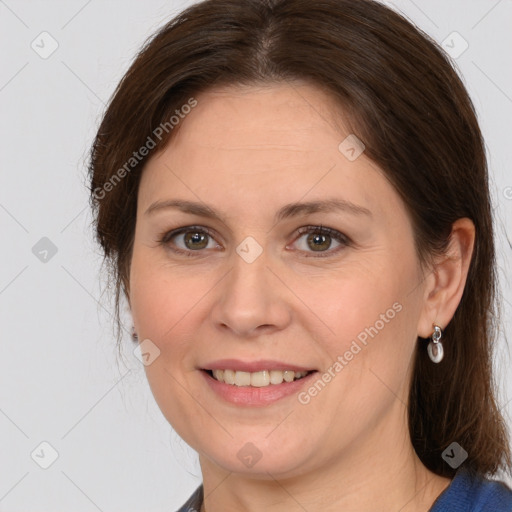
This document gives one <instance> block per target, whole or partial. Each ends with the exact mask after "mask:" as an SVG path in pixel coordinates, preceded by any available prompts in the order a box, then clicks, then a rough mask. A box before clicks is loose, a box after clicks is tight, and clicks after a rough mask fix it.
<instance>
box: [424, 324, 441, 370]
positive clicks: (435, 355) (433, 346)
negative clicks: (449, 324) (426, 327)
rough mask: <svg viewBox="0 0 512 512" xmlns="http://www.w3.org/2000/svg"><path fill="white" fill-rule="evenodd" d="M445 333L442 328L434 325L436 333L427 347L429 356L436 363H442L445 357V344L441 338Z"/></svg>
mask: <svg viewBox="0 0 512 512" xmlns="http://www.w3.org/2000/svg"><path fill="white" fill-rule="evenodd" d="M442 336H443V331H442V330H441V327H439V326H438V325H435V324H434V332H433V333H432V337H431V341H430V343H429V344H428V346H427V352H428V356H429V357H430V359H431V360H432V361H433V362H434V363H440V362H441V361H442V359H443V357H444V349H443V344H442V343H441V337H442Z"/></svg>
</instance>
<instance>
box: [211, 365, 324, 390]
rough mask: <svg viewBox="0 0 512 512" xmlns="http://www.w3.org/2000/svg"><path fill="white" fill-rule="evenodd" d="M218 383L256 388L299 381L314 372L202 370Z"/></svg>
mask: <svg viewBox="0 0 512 512" xmlns="http://www.w3.org/2000/svg"><path fill="white" fill-rule="evenodd" d="M204 371H205V372H206V373H208V375H210V377H212V378H213V379H215V380H216V381H218V382H222V383H224V384H230V385H232V386H239V387H257V388H262V387H266V386H272V385H279V384H282V383H283V382H285V383H287V382H293V381H295V380H300V379H303V378H304V377H306V376H307V375H309V374H311V373H313V372H314V370H311V371H302V372H295V371H293V370H262V371H259V372H242V371H238V370H229V369H227V370H204Z"/></svg>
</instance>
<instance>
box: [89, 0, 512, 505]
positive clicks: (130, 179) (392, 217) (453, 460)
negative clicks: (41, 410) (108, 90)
mask: <svg viewBox="0 0 512 512" xmlns="http://www.w3.org/2000/svg"><path fill="white" fill-rule="evenodd" d="M90 174H91V194H92V195H91V199H92V203H93V206H94V208H95V214H96V217H95V219H96V228H97V236H98V240H99V242H100V243H101V245H102V248H103V250H104V252H105V256H106V258H107V261H109V262H110V263H111V265H112V276H113V277H114V279H115V283H116V290H117V306H118V307H119V300H120V299H122V298H123V297H126V298H127V300H128V303H129V306H130V310H131V313H132V316H133V323H134V338H135V339H138V340H139V343H140V344H141V350H142V353H143V362H144V365H145V369H146V374H147V378H148V381H149V384H150V386H151V389H152V392H153V394H154V397H155V400H156V401H157V403H158V405H159V407H160V409H161V411H162V413H163V414H164V416H165V417H166V418H167V419H168V421H169V422H170V424H171V425H172V427H173V428H174V429H175V430H176V431H177V432H178V434H179V435H180V436H181V437H182V438H183V439H184V440H185V441H186V442H187V443H188V444H190V446H192V447H193V448H194V449H195V450H197V452H198V453H199V459H200V464H201V470H202V474H203V484H202V485H201V486H200V487H199V488H198V489H197V490H196V492H195V493H194V495H193V496H191V498H190V500H189V501H188V502H187V503H186V504H185V505H184V506H183V507H182V508H181V510H182V511H192V510H206V511H208V512H215V511H218V510H251V511H259V510H266V511H274V510H276V511H277V510H279V511H282V510H287V511H288V510H308V511H314V510H322V511H331V510H354V511H370V510H372V511H374V510H376V509H378V510H379V511H397V510H401V511H402V512H405V511H407V512H409V511H411V512H412V511H426V510H431V511H432V512H440V511H445V510H446V511H447V510H449V511H451V512H453V511H459V510H460V511H462V510H463V511H477V510H478V511H484V510H485V511H491V510H492V511H493V512H496V511H510V510H512V491H511V490H510V489H509V488H508V487H507V486H506V485H505V484H503V483H501V482H497V481H491V480H490V479H489V478H490V477H491V476H492V475H496V474H497V472H498V471H499V470H507V471H510V469H511V456H510V448H509V444H508V439H507V435H506V428H505V424H504V421H503V418H502V416H501V415H500V412H499V408H498V405H497V403H496V399H495V391H494V389H493V387H492V375H491V357H492V344H493V340H494V331H493V324H492V319H493V308H494V293H495V262H494V245H493V231H492V217H491V206H490V201H489V192H488V184H487V168H486V162H485V155H484V149H483V141H482V137H481V133H480V130H479V127H478V124H477V121H476V117H475V114H474V110H473V107H472V104H471V101H470V99H469V97H468V95H467V92H466V91H465V89H464V87H463V85H462V83H461V81H460V79H459V78H458V77H457V75H456V73H455V72H454V71H453V69H452V67H451V65H450V63H449V61H448V60H447V58H446V57H445V56H444V55H443V53H442V51H440V50H439V48H438V47H437V46H436V45H435V44H434V43H433V42H432V41H430V40H429V38H428V37H427V36H426V35H424V34H422V33H421V32H420V31H419V30H418V29H416V28H415V27H413V26H412V25H411V24H410V23H409V22H407V21H406V20H405V19H403V18H402V17H401V16H399V15H398V14H396V13H395V12H393V11H391V10H390V9H388V8H386V7H385V6H383V5H381V4H379V3H375V2H372V1H368V0H359V1H353V0H350V1H349V0H322V1H318V2H310V1H305V0H266V1H264V0H243V1H241V0H209V1H205V2H202V3H199V4H197V5H194V6H192V7H190V8H189V9H187V10H185V11H184V12H183V13H182V14H181V15H179V16H178V17H177V18H176V19H174V20H172V21H171V22H170V23H168V24H167V25H166V26H165V27H163V28H162V29H161V30H160V31H159V32H158V33H157V34H156V35H155V36H154V37H153V38H152V39H151V40H150V41H148V43H147V44H146V45H145V47H144V48H143V49H142V51H141V52H140V54H139V55H138V57H137V59H136V60H135V62H134V63H133V64H132V66H131V68H130V69H129V71H128V72H127V73H126V75H125V77H124V78H123V80H122V81H121V83H120V84H119V86H118V88H117V90H116V92H115V94H114V96H113V98H112V100H111V102H110V104H109V106H108V109H107V111H106V113H105V116H104V119H103V121H102V123H101V126H100V128H99V131H98V134H97V137H96V140H95V142H94V146H93V148H92V153H91V166H90Z"/></svg>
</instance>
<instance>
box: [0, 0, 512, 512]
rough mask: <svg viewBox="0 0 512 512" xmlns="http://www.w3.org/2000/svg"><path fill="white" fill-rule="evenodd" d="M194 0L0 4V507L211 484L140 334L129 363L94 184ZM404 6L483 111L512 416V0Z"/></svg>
mask: <svg viewBox="0 0 512 512" xmlns="http://www.w3.org/2000/svg"><path fill="white" fill-rule="evenodd" d="M312 1H313V0H312ZM190 3H191V2H185V1H181V2H178V1H169V0H168V1H164V0H145V1H144V2H142V1H139V2H136V1H126V0H125V1H120V0H118V1H100V0H89V1H86V0H73V1H70V0H66V1H64V0H62V1H56V0H49V1H22V0H5V1H3V0H0V44H1V48H2V53H1V66H0V112H1V115H0V144H1V163H0V172H1V186H0V226H1V231H0V234H1V242H0V247H1V264H0V326H1V327H0V336H1V343H0V350H1V357H0V381H1V384H0V434H1V435H0V459H1V464H0V511H3V512H15V511H24V512H27V511H37V512H55V511H56V510H68V511H71V510H73V511H75V512H91V511H97V510H99V511H104V512H107V511H108V512H117V511H123V512H141V511H144V512H163V511H170V512H172V511H174V510H176V509H177V508H178V507H179V506H180V505H181V504H182V503H183V502H184V501H185V500H186V498H187V497H188V496H189V495H190V494H191V493H192V491H193V490H194V489H195V488H196V487H197V486H198V485H199V484H200V482H201V474H200V469H199V465H198V462H197V457H196V455H195V453H194V452H193V450H191V449H190V448H189V447H187V446H186V445H185V443H184V442H183V441H181V440H180V439H179V437H178V436H177V435H176V434H175V433H174V432H173V431H172V429H171V428H170V426H169V424H168V423H167V421H166V420H165V419H164V417H163V415H162V414H161V412H160V410H159V409H158V407H157V406H156V404H155V402H154V399H153V397H152V395H151V392H150V390H149V387H148V384H147V381H146V378H145V374H144V370H143V366H142V364H141V363H140V362H139V360H138V359H137V358H136V356H135V355H134V354H133V353H132V350H133V344H132V342H131V340H130V339H129V337H128V336H126V340H125V349H124V353H125V356H124V358H123V360H121V359H119V358H118V357H117V355H116V347H115V340H114V337H113V331H112V311H113V304H112V303H111V302H110V301H109V298H108V296H107V295H105V294H103V295H102V294H101V292H102V289H103V285H102V276H101V275H100V263H101V258H100V253H99V249H98V247H97V246H96V245H95V242H94V240H93V235H92V230H91V227H90V224H91V215H90V212H89V207H88V195H87V189H86V163H87V151H88V148H89V145H90V143H91V140H92V137H93V135H94V133H95V130H96V129H97V126H98V122H99V120H100V118H101V114H102V112H103V110H104V108H105V104H106V102H107V101H108V99H109V97H110V95H111V94H112V92H113V90H114V88H115V86H116V85H117V83H118V81H119V80H120V78H121V77H122V75H123V74H124V72H125V71H126V70H127V68H128V66H129V64H130V62H131V61H132V59H133V57H134V56H135V54H136V51H137V50H138V48H139V47H140V45H141V44H142V43H143V42H144V40H145V39H146V38H147V37H148V36H150V35H151V34H152V33H153V32H154V31H155V30H156V29H157V28H158V27H160V26H161V25H163V24H164V23H165V22H166V21H167V20H168V19H170V18H171V17H172V16H173V15H175V14H176V13H177V12H178V11H180V10H182V9H183V8H184V7H185V6H186V5H189V4H190ZM388 3H389V2H388ZM391 5H393V6H394V7H395V8H396V9H398V10H400V11H402V12H403V13H404V14H405V15H406V16H407V17H408V18H409V19H411V20H412V21H413V22H414V23H415V24H416V25H417V26H419V27H420V28H422V29H423V30H425V31H426V32H427V33H428V34H430V35H431V37H432V38H433V39H435V40H436V41H438V42H440V43H442V42H443V41H445V43H444V45H445V47H446V48H447V51H448V49H449V51H450V52H452V54H453V55H454V61H455V63H456V66H457V67H458V69H459V70H460V74H461V75H462V76H463V79H464V82H465V84H466V85H467V88H468V90H469V92H470V95H471V97H472V99H473V101H474V104H475V107H476V109H477V111H478V115H479V119H480V122H481V127H482V130H483V133H484V137H485V140H486V145H487V150H488V156H489V163H490V170H491V191H492V196H493V201H494V209H495V215H496V227H497V235H498V244H499V245H498V257H499V272H500V281H501V285H502V291H503V294H504V301H503V311H502V316H503V319H502V333H501V338H500V343H499V346H498V352H497V358H496V365H497V369H498V373H497V380H498V384H499V387H500V402H501V404H502V410H503V412H504V413H505V415H506V417H507V421H508V423H509V425H510V424H511V423H512V422H511V420H510V418H511V414H510V413H511V411H512V402H511V401H510V400H511V399H512V375H511V372H510V362H511V358H510V350H509V346H507V342H506V340H507V338H508V339H510V334H511V332H512V323H511V321H510V314H511V311H512V291H511V282H510V275H511V272H510V269H511V259H512V254H511V248H512V245H511V244H510V240H511V239H512V222H511V219H512V173H511V170H510V162H511V161H512V140H511V128H510V119H511V117H512V67H511V65H510V64H511V62H510V48H512V31H511V30H510V27H511V26H512V2H511V1H510V0H500V1H496V0H494V1H490V0H471V1H468V0H457V1H450V2H446V1H444V0H429V1H427V0H415V1H414V2H413V1H411V0H402V1H396V2H394V3H393V4H391ZM454 32H456V34H454ZM446 42H448V44H447V43H446ZM466 46H467V47H466ZM127 327H129V325H127ZM507 333H508V335H507ZM41 443H43V444H41ZM43 466H48V467H47V469H44V467H43ZM509 483H510V482H509Z"/></svg>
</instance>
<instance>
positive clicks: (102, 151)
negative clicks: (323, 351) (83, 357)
mask: <svg viewBox="0 0 512 512" xmlns="http://www.w3.org/2000/svg"><path fill="white" fill-rule="evenodd" d="M288 80H290V81H293V80H302V81H304V80H306V81H309V82H310V83H312V84H315V85H316V86H318V87H321V88H322V89H324V90H328V91H329V92H330V93H332V94H333V97H334V98H336V100H337V101H338V102H339V105H340V106H341V107H342V108H343V109H344V111H345V112H346V113H347V114H348V116H349V118H350V120H351V123H350V124H351V129H352V132H353V133H356V134H357V136H358V137H359V138H360V139H361V140H363V141H364V143H365V145H366V150H365V154H366V156H367V157H369V158H370V159H371V160H373V161H374V162H375V163H376V164H377V165H378V166H379V167H380V168H382V169H383V170H384V172H385V173H386V175H387V177H388V179H389V180H390V182H391V183H392V184H393V185H394V187H395V189H396V190H397V192H398V193H399V194H400V196H401V198H402V199H403V201H404V203H405V205H406V207H407V209H408V211H409V214H410V216H411V219H412V221H413V225H414V228H415V243H416V247H417V252H418V256H419V258H420V261H421V262H422V263H428V261H430V260H429V258H430V257H431V256H432V255H434V254H436V253H439V252H442V251H443V250H445V249H446V247H447V242H448V240H449V235H450V232H451V226H452V224H453V222H454V221H456V220H457V219H459V218H463V217H468V218H470V219H471V220H472V221H473V222H474V224H475V226H476V240H475V248H474V254H473V257H472V261H471V265H470V269H469V275H468V279H467V284H466V287H465V290H464V294H463V296H462V300H461V303H460V305H459V307H458V309H457V310H456V312H455V315H454V317H453V319H452V321H451V322H450V323H449V325H448V326H447V327H446V329H445V332H444V338H443V340H444V341H445V343H444V346H445V359H444V361H443V362H442V363H440V364H433V363H431V361H430V360H429V359H428V356H427V353H426V350H417V351H416V354H415V361H414V370H413V376H412V385H411V390H410V397H409V398H410V399H409V429H410V435H411V439H412V443H413V445H414V448H415V450H416V452H417V454H418V456H419V457H420V459H421V460H422V462H423V464H424V465H425V466H427V467H428V468H429V469H431V470H432V471H434V472H435V473H437V474H439V475H443V476H453V474H454V472H455V470H453V469H452V468H451V467H450V466H449V465H448V464H447V463H446V462H444V460H443V459H442V457H441V454H442V452H443V451H444V450H445V449H446V448H447V447H448V446H449V445H450V444H451V443H452V442H454V441H456V442H457V443H459V444H460V445H461V446H462V447H463V448H464V449H465V450H466V451H467V452H468V459H467V460H466V461H465V462H464V464H465V466H466V467H467V468H468V469H470V470H474V471H475V472H479V473H481V474H489V475H493V474H496V473H497V472H498V471H499V470H500V469H505V470H507V471H510V468H511V467H512V461H511V454H510V447H509V445H508V439H507V432H506V427H505V423H504V420H503V418H502V416H501V414H500V411H499V409H498V406H497V402H496V398H495V394H494V393H495V392H494V386H495V385H494V382H493V378H492V352H493V342H494V340H495V339H496V324H495V316H494V311H495V306H496V304H495V298H496V285H497V281H496V274H495V253H494V239H493V220H492V216H491V205H490V198H489V190H488V174H487V164H486V158H485V152H484V146H483V141H482V135H481V133H480V129H479V126H478V123H477V119H476V115H475V112H474V109H473V105H472V103H471V100H470V98H469V97H468V94H467V92H466V90H465V88H464V86H463V84H462V82H461V80H460V79H459V77H458V76H457V73H456V72H455V71H454V69H453V68H452V66H451V64H450V62H449V60H448V59H447V57H446V56H445V55H444V54H443V52H442V51H441V50H440V49H439V48H438V46H437V44H436V43H435V42H433V41H432V40H431V39H430V38H429V37H428V36H427V35H426V34H424V33H422V32H421V31H420V30H419V29H417V28H415V27H414V26H413V25H412V24H410V23H409V22H408V21H407V20H405V19H404V18H403V17H402V16H400V15H399V14H397V13H396V12H394V11H392V10H390V9H389V8H387V7H385V6H383V5H382V4H379V3H377V2H373V1H370V0H357V1H354V0H317V1H315V2H312V1H311V0H206V1H204V2H201V3H198V4H195V5H193V6H191V7H189V8H188V9H186V10H185V11H183V12H182V13H181V14H180V15H178V16H177V17H176V18H174V19H173V20H171V21H170V22H169V23H167V24H166V25H165V26H164V27H162V28H161V29H160V30H159V31H158V32H157V33H156V34H155V35H154V36H153V37H152V38H150V39H149V40H148V41H147V42H146V43H145V45H144V46H143V48H142V49H141V51H140V52H139V54H138V56H137V58H136V59H135V61H134V62H133V64H132V65H131V67H130V69H129V70H128V72H127V73H126V75H125V76H124V77H123V79H122V81H121V82H120V84H119V85H118V87H117V89H116V91H115V93H114V95H113V97H112V98H111V100H110V103H109V105H108V108H107V110H106V113H105V115H104V118H103V121H102V123H101V126H100V127H99V130H98V133H97V136H96V138H95V141H94V144H93V146H92V149H91V162H90V169H89V171H90V190H91V204H92V206H93V209H94V215H95V228H96V233H97V239H98V241H99V243H100V244H101V246H102V249H103V251H104V256H105V262H107V263H108V264H109V265H110V267H109V270H110V277H111V279H112V281H113V284H114V287H115V291H116V300H115V302H116V320H117V325H118V336H119V332H120V321H119V300H120V297H121V292H123V293H124V296H125V297H128V293H129V282H128V281H129V280H128V278H129V268H130V261H131V247H132V243H133V237H134V230H135V219H136V208H137V190H138V184H139V180H140V176H141V173H142V170H143V167H144V163H145V162H146V161H147V159H148V158H149V156H148V155H146V156H144V157H143V158H139V156H140V155H138V156H137V161H132V160H130V158H133V155H134V151H137V150H138V149H139V148H142V147H144V146H148V144H149V143H148V140H149V138H151V140H152V141H153V143H154V144H155V146H156V150H158V149H161V148H163V147H164V146H165V144H166V143H167V142H168V141H169V140H170V137H171V136H172V134H173V132H174V131H175V130H173V126H171V124H172V123H169V119H170V118H171V116H172V115H173V114H175V113H178V112H177V110H179V109H180V108H181V107H182V106H183V105H185V104H187V103H189V104H190V99H191V97H192V96H193V95H195V94H198V93H199V92H201V91H204V90H206V89H210V88H212V87H214V86H218V85H219V86H220V85H229V84H234V85H236V84H249V85H250V84H258V83H260V84H261V83H272V82H283V81H288ZM194 101H195V100H194ZM162 123H167V124H163V125H162ZM159 126H164V127H166V129H165V133H163V132H162V130H160V131H157V132H156V133H159V135H160V136H159V137H155V130H157V128H158V127H159ZM178 126H179V125H178ZM160 132H162V133H160ZM148 137H149V138H148ZM155 139H158V140H155ZM156 150H155V151H156ZM153 154H154V153H153ZM128 161H130V162H131V164H130V168H127V166H126V162H128ZM132 164H133V165H132ZM121 169H124V172H121ZM108 184H110V186H108Z"/></svg>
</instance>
